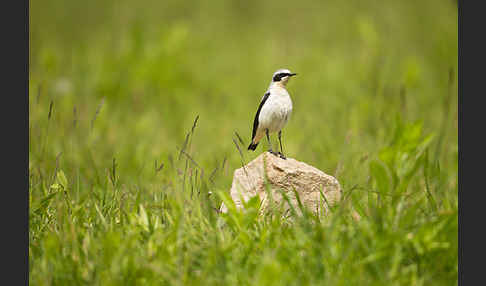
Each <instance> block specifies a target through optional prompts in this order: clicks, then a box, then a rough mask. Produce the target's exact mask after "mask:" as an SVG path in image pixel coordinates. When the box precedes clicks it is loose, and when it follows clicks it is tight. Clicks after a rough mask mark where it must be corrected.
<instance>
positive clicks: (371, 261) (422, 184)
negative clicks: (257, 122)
mask: <svg viewBox="0 0 486 286" xmlns="http://www.w3.org/2000/svg"><path fill="white" fill-rule="evenodd" d="M82 3H83V4H81V2H79V3H78V2H69V3H66V2H61V1H59V0H49V1H44V2H42V3H41V2H35V1H33V2H31V3H30V14H31V15H30V18H31V19H30V45H31V46H30V68H29V70H30V76H29V91H30V92H29V206H30V207H29V209H30V211H29V212H30V213H29V280H30V282H31V283H32V285H86V284H88V285H318V284H326V285H456V284H457V272H458V266H457V261H458V255H457V231H458V224H457V207H458V199H457V191H458V186H457V176H458V175H457V172H458V168H457V162H458V145H457V138H458V137H457V6H456V3H455V2H454V1H439V0H432V1H427V2H426V3H423V2H419V1H387V2H377V1H365V2H363V1H346V2H344V1H331V2H329V1H328V2H322V1H320V2H319V1H299V2H295V1H286V0H282V1H278V2H276V1H245V2H236V1H218V0H215V1H211V2H205V1H194V2H191V3H189V2H177V1H170V2H163V3H162V2H160V1H148V0H147V1H144V2H136V3H135V2H133V1H124V0H122V1H116V2H115V1H103V2H99V1H93V0H89V1H85V2H82ZM278 68H289V69H290V70H292V71H293V72H297V73H298V74H299V75H298V76H297V77H295V78H293V79H292V80H291V82H290V83H289V85H288V88H289V92H290V94H291V96H292V100H293V102H294V111H293V114H292V118H291V119H290V121H289V124H288V126H287V127H286V128H285V130H284V131H283V144H284V149H285V150H286V153H287V155H288V156H289V157H292V158H295V159H297V160H300V161H304V162H306V163H308V164H311V165H313V166H315V167H317V168H319V169H321V170H323V171H324V172H326V173H328V174H330V175H333V176H335V177H336V178H337V179H338V180H339V182H340V184H341V186H342V188H343V201H342V203H340V204H339V205H337V206H336V207H335V208H334V209H333V211H332V212H331V213H330V215H329V216H328V217H326V218H318V217H315V216H313V215H311V214H306V215H304V216H302V217H299V218H297V219H296V220H295V221H294V222H292V223H289V222H287V221H285V220H281V219H278V215H271V214H269V215H266V216H264V217H258V216H257V215H256V214H257V212H258V205H259V202H258V201H257V200H253V201H250V202H249V203H248V211H247V212H246V213H241V212H239V211H236V210H234V209H232V208H231V207H230V211H229V213H227V214H218V213H217V212H216V210H215V209H217V208H219V206H220V204H221V202H222V201H223V200H226V202H228V204H230V202H229V201H228V199H229V197H228V196H229V194H228V193H229V188H230V186H231V181H232V174H233V171H234V169H236V168H239V167H241V165H242V164H245V163H247V162H249V161H251V160H252V159H254V158H255V157H256V156H258V155H259V154H260V153H261V152H262V151H263V149H262V148H263V147H261V146H259V147H258V148H257V150H256V152H248V151H247V150H246V148H245V147H246V146H247V144H248V143H249V139H250V137H251V126H252V120H253V116H254V112H255V111H256V108H257V107H258V101H259V100H260V99H261V97H262V96H263V93H264V91H265V89H266V88H267V86H268V84H269V81H270V79H271V74H272V73H273V72H274V71H275V70H277V69H278ZM273 139H274V140H276V138H275V137H274V138H273ZM275 143H276V141H275ZM235 145H236V146H235ZM275 146H276V145H275ZM237 147H239V149H238V148H237ZM228 204H227V205H228ZM347 205H351V206H353V208H354V209H355V210H356V211H357V212H358V213H359V214H360V216H361V220H360V221H355V220H353V219H352V218H351V217H350V214H349V212H348V211H347V208H346V206H347ZM304 213H305V212H304Z"/></svg>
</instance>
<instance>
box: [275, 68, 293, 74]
mask: <svg viewBox="0 0 486 286" xmlns="http://www.w3.org/2000/svg"><path fill="white" fill-rule="evenodd" d="M279 73H292V72H291V71H290V70H288V69H279V70H277V71H276V72H275V73H274V74H273V75H276V74H279Z"/></svg>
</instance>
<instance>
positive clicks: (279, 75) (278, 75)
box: [272, 69, 297, 86]
mask: <svg viewBox="0 0 486 286" xmlns="http://www.w3.org/2000/svg"><path fill="white" fill-rule="evenodd" d="M294 75H297V74H296V73H292V72H291V71H289V70H288V69H279V70H278V71H276V72H275V73H274V74H273V77H272V83H279V84H282V85H284V86H285V85H286V84H287V82H288V81H289V79H290V78H291V77H293V76H294Z"/></svg>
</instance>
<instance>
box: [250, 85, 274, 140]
mask: <svg viewBox="0 0 486 286" xmlns="http://www.w3.org/2000/svg"><path fill="white" fill-rule="evenodd" d="M269 96H270V92H269V91H268V92H266V93H265V95H264V96H263V98H262V101H261V102H260V106H258V110H257V113H256V115H255V120H253V132H252V134H251V141H253V139H254V138H255V134H256V132H257V129H258V117H259V116H260V111H261V110H262V107H263V104H265V101H267V99H268V97H269Z"/></svg>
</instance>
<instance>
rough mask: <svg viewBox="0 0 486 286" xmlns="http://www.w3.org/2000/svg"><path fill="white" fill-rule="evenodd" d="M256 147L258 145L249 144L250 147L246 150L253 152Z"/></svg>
mask: <svg viewBox="0 0 486 286" xmlns="http://www.w3.org/2000/svg"><path fill="white" fill-rule="evenodd" d="M257 146H258V143H253V142H252V143H251V144H250V146H248V150H253V151H255V149H256V147H257Z"/></svg>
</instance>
